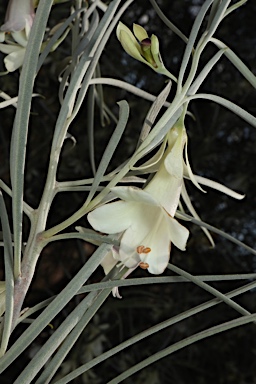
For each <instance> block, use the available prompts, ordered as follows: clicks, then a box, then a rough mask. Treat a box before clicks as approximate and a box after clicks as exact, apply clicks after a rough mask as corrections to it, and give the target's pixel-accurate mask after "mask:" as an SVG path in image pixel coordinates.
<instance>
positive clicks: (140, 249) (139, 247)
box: [137, 245, 145, 254]
mask: <svg viewBox="0 0 256 384" xmlns="http://www.w3.org/2000/svg"><path fill="white" fill-rule="evenodd" d="M144 248H145V247H144V245H139V246H138V247H137V252H138V253H139V254H140V253H143V252H144V251H143V250H144Z"/></svg>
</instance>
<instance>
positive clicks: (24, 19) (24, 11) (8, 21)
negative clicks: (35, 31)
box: [0, 0, 35, 32]
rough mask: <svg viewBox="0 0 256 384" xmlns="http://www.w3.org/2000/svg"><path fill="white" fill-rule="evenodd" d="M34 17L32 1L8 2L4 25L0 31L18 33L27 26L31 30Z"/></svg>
mask: <svg viewBox="0 0 256 384" xmlns="http://www.w3.org/2000/svg"><path fill="white" fill-rule="evenodd" d="M34 16H35V12H34V7H33V1H32V0H19V2H17V0H10V1H9V4H8V8H7V12H6V16H5V23H4V24H3V25H2V26H1V28H0V30H1V31H3V32H18V31H21V30H22V29H24V28H25V27H26V25H28V27H29V28H31V26H32V24H33V19H34Z"/></svg>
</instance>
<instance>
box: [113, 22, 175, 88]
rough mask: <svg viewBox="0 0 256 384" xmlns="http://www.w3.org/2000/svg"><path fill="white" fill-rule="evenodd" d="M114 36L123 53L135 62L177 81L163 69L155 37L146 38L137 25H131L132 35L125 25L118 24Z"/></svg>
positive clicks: (145, 33) (144, 32)
mask: <svg viewBox="0 0 256 384" xmlns="http://www.w3.org/2000/svg"><path fill="white" fill-rule="evenodd" d="M116 35H117V38H118V40H119V41H120V43H121V44H122V47H123V48H124V50H125V52H127V53H128V55H130V56H131V57H133V58H134V59H136V60H139V61H141V62H142V63H144V64H146V65H148V66H149V67H150V68H152V69H153V70H154V71H155V72H158V73H161V74H165V75H166V76H168V77H169V78H171V79H173V80H174V81H177V79H176V78H175V77H174V76H173V75H172V74H171V73H170V72H169V71H168V70H167V69H166V68H165V66H164V64H163V62H162V59H161V55H160V52H159V40H158V38H157V36H156V35H151V37H149V36H148V33H147V31H146V30H145V29H144V28H143V27H141V26H140V25H138V24H133V33H132V32H131V31H130V29H129V28H128V27H126V25H124V24H123V23H121V22H119V23H118V26H117V29H116Z"/></svg>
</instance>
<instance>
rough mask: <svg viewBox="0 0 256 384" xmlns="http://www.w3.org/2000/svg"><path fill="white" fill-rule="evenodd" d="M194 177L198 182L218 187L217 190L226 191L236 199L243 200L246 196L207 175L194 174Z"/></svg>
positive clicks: (214, 187)
mask: <svg viewBox="0 0 256 384" xmlns="http://www.w3.org/2000/svg"><path fill="white" fill-rule="evenodd" d="M194 178H195V179H196V181H198V183H200V184H203V185H206V186H207V187H210V188H213V189H216V191H220V192H222V193H225V194H226V195H228V196H231V197H233V198H234V199H237V200H242V199H243V198H244V197H245V195H241V194H240V193H237V192H235V191H233V190H232V189H230V188H228V187H226V186H225V185H223V184H220V183H217V182H216V181H213V180H211V179H207V178H205V177H202V176H197V175H194Z"/></svg>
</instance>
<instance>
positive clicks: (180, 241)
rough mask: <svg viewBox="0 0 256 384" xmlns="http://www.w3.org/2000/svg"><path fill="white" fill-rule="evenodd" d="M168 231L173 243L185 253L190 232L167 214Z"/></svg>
mask: <svg viewBox="0 0 256 384" xmlns="http://www.w3.org/2000/svg"><path fill="white" fill-rule="evenodd" d="M165 222H166V231H168V232H169V236H170V239H171V242H172V243H173V244H174V245H175V246H176V247H177V248H179V249H180V250H181V251H185V249H186V244H187V240H188V236H189V231H188V230H187V228H185V227H184V226H183V225H181V224H180V223H179V222H178V221H177V220H175V219H174V218H173V217H171V216H169V215H168V213H167V212H166V215H165Z"/></svg>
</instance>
